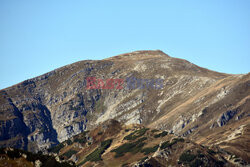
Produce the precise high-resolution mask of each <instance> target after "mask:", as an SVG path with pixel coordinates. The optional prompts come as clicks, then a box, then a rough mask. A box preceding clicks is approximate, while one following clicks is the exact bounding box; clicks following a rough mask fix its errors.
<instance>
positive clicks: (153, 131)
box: [151, 129, 159, 133]
mask: <svg viewBox="0 0 250 167" xmlns="http://www.w3.org/2000/svg"><path fill="white" fill-rule="evenodd" d="M151 132H152V133H155V132H159V130H158V129H153V130H151Z"/></svg>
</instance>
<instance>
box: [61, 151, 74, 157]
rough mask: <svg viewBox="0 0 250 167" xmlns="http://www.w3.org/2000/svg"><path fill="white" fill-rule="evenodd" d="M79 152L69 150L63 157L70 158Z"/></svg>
mask: <svg viewBox="0 0 250 167" xmlns="http://www.w3.org/2000/svg"><path fill="white" fill-rule="evenodd" d="M76 153H77V151H75V150H69V151H67V152H65V153H64V154H63V155H62V156H66V157H67V158H70V157H71V156H72V155H73V154H76Z"/></svg>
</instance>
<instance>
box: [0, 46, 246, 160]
mask: <svg viewBox="0 0 250 167" xmlns="http://www.w3.org/2000/svg"><path fill="white" fill-rule="evenodd" d="M215 61H216V60H215ZM232 68H235V67H232ZM94 77H95V78H94ZM94 79H96V82H94ZM112 79H113V80H112ZM249 88H250V73H248V74H240V75H232V74H224V73H218V72H215V71H211V70H208V69H204V68H201V67H199V66H197V65H194V64H192V63H190V62H188V61H186V60H182V59H178V58H173V57H170V56H168V55H167V54H165V53H163V52H162V51H159V50H155V51H136V52H132V53H126V54H122V55H118V56H114V57H111V58H107V59H103V60H85V61H80V62H76V63H73V64H70V65H67V66H64V67H62V68H58V69H56V70H53V71H51V72H49V73H46V74H44V75H41V76H39V77H36V78H33V79H29V80H26V81H23V82H21V83H19V84H16V85H14V86H11V87H9V88H6V89H2V90H0V126H1V130H0V146H1V147H15V148H20V149H24V150H28V151H31V152H38V151H46V150H47V149H48V148H51V147H52V146H54V145H57V144H58V143H62V142H64V141H66V140H68V139H71V138H72V137H73V136H75V135H78V134H80V133H82V132H84V131H86V130H93V129H95V128H97V127H98V126H99V125H102V124H103V123H104V122H106V121H107V120H110V119H114V120H117V121H119V122H120V123H121V124H122V125H123V124H124V125H126V126H128V125H130V124H141V125H142V126H145V127H147V128H154V129H158V130H166V131H167V132H169V133H173V134H175V135H177V136H180V137H185V138H188V139H189V140H191V141H193V142H195V143H197V144H199V145H204V146H212V147H219V148H220V149H223V150H224V151H225V152H229V153H230V154H232V155H235V156H236V157H240V158H241V159H243V160H244V161H246V162H248V163H250V160H249V159H250V158H249V157H250V150H249V148H248V146H249V145H250V143H249V141H250V140H249V138H250V137H249V134H250V133H249V129H250V120H249V116H250V114H249V108H250V89H249Z"/></svg>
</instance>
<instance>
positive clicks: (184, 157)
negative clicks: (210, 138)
mask: <svg viewBox="0 0 250 167" xmlns="http://www.w3.org/2000/svg"><path fill="white" fill-rule="evenodd" d="M195 158H196V155H195V154H191V153H190V152H189V151H186V152H184V153H182V154H181V156H180V158H179V161H180V162H182V163H190V162H192V161H193V160H194V159H195Z"/></svg>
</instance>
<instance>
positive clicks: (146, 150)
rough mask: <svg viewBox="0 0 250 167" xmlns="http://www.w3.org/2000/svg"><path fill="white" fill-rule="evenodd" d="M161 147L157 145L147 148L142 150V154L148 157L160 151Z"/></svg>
mask: <svg viewBox="0 0 250 167" xmlns="http://www.w3.org/2000/svg"><path fill="white" fill-rule="evenodd" d="M158 147H159V145H156V146H154V147H146V148H144V149H142V150H141V152H142V153H144V155H148V154H150V153H153V152H155V151H156V150H157V149H158Z"/></svg>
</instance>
